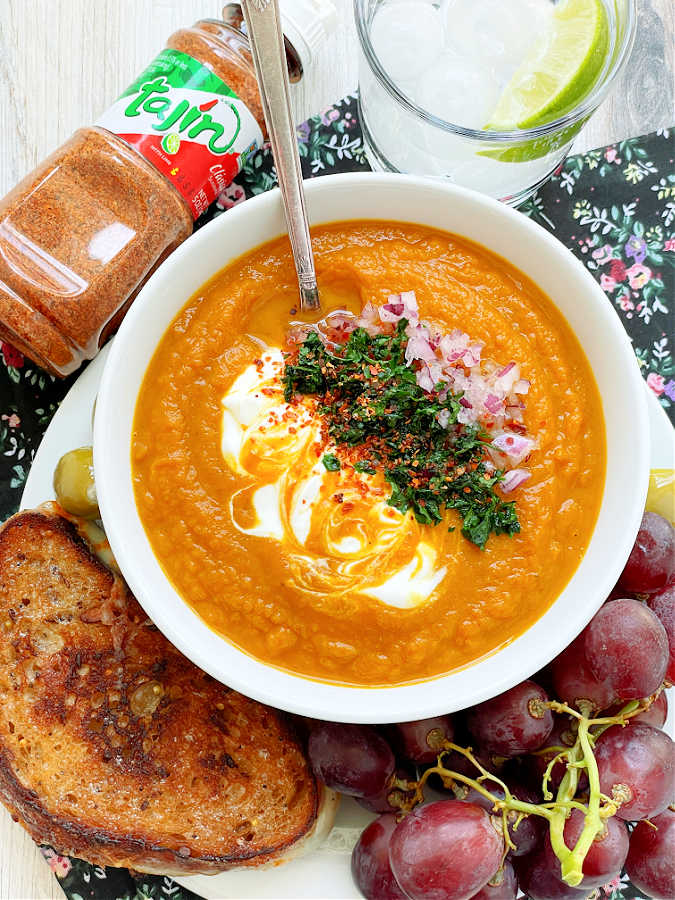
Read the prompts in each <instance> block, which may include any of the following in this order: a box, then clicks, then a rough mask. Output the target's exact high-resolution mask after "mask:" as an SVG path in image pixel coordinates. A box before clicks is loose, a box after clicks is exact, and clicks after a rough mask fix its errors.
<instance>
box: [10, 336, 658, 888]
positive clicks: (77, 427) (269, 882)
mask: <svg viewBox="0 0 675 900" xmlns="http://www.w3.org/2000/svg"><path fill="white" fill-rule="evenodd" d="M107 352H108V351H107V348H106V349H105V350H103V351H102V352H101V353H99V355H98V356H97V357H96V359H95V360H94V361H93V362H92V363H91V364H90V365H89V366H88V367H87V369H85V371H84V372H83V374H82V375H81V376H80V377H79V378H78V380H77V381H76V382H75V384H74V385H73V386H72V388H71V389H70V391H69V392H68V394H67V396H66V397H65V399H64V400H63V402H62V403H61V405H60V407H59V408H58V410H57V411H56V414H55V415H54V418H53V419H52V421H51V423H50V425H49V428H48V429H47V431H46V432H45V436H44V438H43V439H42V443H41V444H40V446H39V448H38V451H37V453H36V454H35V459H34V461H33V465H32V468H31V470H30V473H29V475H28V480H27V481H26V486H25V489H24V492H23V497H22V498H21V508H22V509H29V508H32V507H34V506H38V505H39V504H40V503H44V501H45V500H52V499H53V498H54V488H53V485H52V479H53V475H54V468H55V466H56V463H57V462H58V460H59V458H60V457H61V456H62V454H63V453H65V452H66V451H67V450H72V449H74V448H75V447H81V446H83V445H86V444H90V443H91V440H92V430H91V420H92V410H93V406H94V400H95V398H96V392H97V390H98V384H99V381H100V379H101V374H102V372H103V365H104V362H105V358H106V356H107ZM645 390H646V391H647V394H648V396H649V402H648V404H647V405H648V409H649V430H650V437H651V466H652V468H653V469H669V468H672V467H673V429H672V427H671V424H670V421H669V420H668V417H667V416H666V414H665V412H664V410H663V408H662V407H661V405H660V404H659V402H658V401H657V399H656V398H655V397H654V395H653V393H652V392H651V391H650V390H649V388H648V387H647V386H646V385H645ZM627 433H629V432H627ZM672 707H673V704H672V701H671V711H670V716H669V722H668V723H667V725H666V730H667V731H668V733H669V734H672V733H673V727H672V726H673V722H672V716H673V709H672ZM372 819H373V816H372V815H371V814H370V813H368V812H366V810H364V809H362V808H361V807H360V806H359V805H358V804H357V803H355V802H354V801H353V800H347V799H345V800H343V801H342V805H341V807H340V810H339V811H338V815H337V819H336V823H335V827H334V828H333V831H332V832H331V834H330V835H329V836H328V837H327V838H326V840H325V841H324V843H323V845H322V846H321V847H320V848H319V849H318V850H316V851H315V852H313V853H311V854H309V855H308V856H305V857H302V858H301V859H296V860H294V861H293V862H289V863H286V864H285V865H279V866H275V867H274V866H273V867H270V868H264V869H250V870H245V869H239V870H233V871H231V872H224V873H223V874H222V875H211V876H207V875H193V876H191V877H185V878H177V879H176V880H177V881H178V882H179V883H180V884H182V885H184V886H185V887H187V888H189V889H190V890H191V891H194V892H195V893H196V894H199V895H200V896H202V897H205V898H207V900H221V898H222V900H225V898H228V900H232V898H248V900H263V898H273V900H286V898H288V900H301V898H313V900H319V898H321V900H323V898H326V900H328V898H340V900H347V898H358V897H360V896H361V895H360V893H359V891H358V890H357V889H356V887H355V885H354V883H353V881H352V878H351V873H350V857H351V852H352V847H353V846H354V844H355V843H356V841H357V839H358V836H359V834H360V833H361V831H362V830H363V829H364V828H365V826H366V825H367V824H368V822H370V821H371V820H372Z"/></svg>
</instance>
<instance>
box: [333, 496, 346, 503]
mask: <svg viewBox="0 0 675 900" xmlns="http://www.w3.org/2000/svg"><path fill="white" fill-rule="evenodd" d="M344 496H345V495H344V494H333V500H335V502H336V503H342V501H343V500H344Z"/></svg>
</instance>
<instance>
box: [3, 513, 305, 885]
mask: <svg viewBox="0 0 675 900" xmlns="http://www.w3.org/2000/svg"><path fill="white" fill-rule="evenodd" d="M0 694H1V696H2V698H3V702H2V704H0V799H1V800H2V802H3V803H4V804H5V805H6V806H7V807H8V808H9V810H10V812H11V813H12V816H13V817H14V818H15V819H16V820H17V821H19V822H20V823H21V824H22V825H23V826H24V827H25V828H26V829H27V831H28V832H29V833H30V834H31V836H32V837H33V838H34V839H35V840H36V841H38V842H41V843H48V844H50V845H52V846H53V847H55V848H56V849H57V850H58V851H59V852H61V853H64V854H68V855H74V856H79V857H81V858H84V859H89V860H90V861H92V862H95V863H97V864H100V865H112V866H129V867H132V868H134V869H137V870H139V871H158V872H162V873H166V874H170V873H205V874H209V873H214V872H218V871H222V870H224V869H227V868H230V867H232V866H235V865H258V864H261V863H263V862H267V861H269V860H270V859H273V858H275V857H277V856H280V855H283V853H284V851H285V850H286V849H287V848H288V847H290V846H291V845H293V844H294V843H296V842H297V841H298V840H300V839H301V838H302V837H303V836H304V835H306V834H307V833H308V832H309V831H310V830H311V829H312V827H313V825H314V822H315V819H316V816H317V809H318V798H319V794H318V790H317V785H316V782H315V780H314V777H313V775H312V774H311V771H310V769H309V765H308V763H307V760H306V758H305V755H304V753H303V750H302V747H301V745H300V743H299V741H298V739H297V737H296V735H295V733H294V731H293V728H292V725H291V724H290V722H289V721H288V720H287V719H286V718H285V717H284V716H283V715H282V714H281V713H279V712H278V711H276V710H272V709H269V708H268V707H265V706H262V705H261V704H259V703H256V702H255V701H252V700H249V699H247V698H246V697H243V696H241V695H240V694H237V693H235V692H234V691H231V690H229V689H228V688H227V687H225V686H224V685H221V684H220V683H219V682H217V681H215V680H214V679H212V678H211V677H210V676H208V675H206V674H205V673H204V672H202V671H201V670H199V669H198V668H196V667H195V666H194V665H193V664H192V663H190V662H189V661H188V660H187V659H185V657H183V656H182V655H181V654H180V653H178V651H177V650H176V649H175V648H174V647H173V646H172V645H171V644H170V643H169V642H168V641H167V640H166V639H165V638H164V637H163V635H162V634H161V633H160V632H159V631H158V630H157V628H156V627H155V626H154V625H153V624H152V623H151V622H150V620H149V619H148V618H147V616H146V615H145V613H144V612H143V610H142V609H141V607H140V606H139V605H138V603H137V602H136V600H135V599H134V598H133V596H132V595H131V594H130V592H129V591H128V589H127V588H126V585H124V583H123V582H122V581H121V580H120V579H119V578H117V577H116V576H114V575H113V574H112V573H111V572H110V571H109V570H108V569H107V568H106V567H105V566H104V565H103V564H102V563H101V562H100V561H99V560H98V559H97V558H96V557H95V556H93V554H92V553H91V551H90V550H89V547H88V546H87V545H86V544H85V543H84V541H83V540H82V538H81V537H80V536H79V534H78V533H77V529H76V528H75V527H74V525H73V524H71V522H69V521H67V520H66V519H65V518H63V517H61V516H59V515H58V514H55V513H54V512H52V511H50V510H35V511H31V512H23V513H19V514H17V515H16V516H14V517H12V518H11V519H10V520H8V522H6V523H5V525H4V526H3V527H2V530H1V531H0Z"/></svg>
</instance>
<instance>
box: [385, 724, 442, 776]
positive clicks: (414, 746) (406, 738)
mask: <svg viewBox="0 0 675 900" xmlns="http://www.w3.org/2000/svg"><path fill="white" fill-rule="evenodd" d="M388 732H389V737H390V739H391V742H392V744H393V746H394V747H395V748H396V750H397V752H398V753H400V755H401V756H403V757H404V759H409V760H410V761H411V762H414V763H418V764H419V765H425V764H426V763H433V762H436V757H437V756H438V754H439V752H440V749H441V748H440V746H439V745H440V743H441V742H442V741H444V740H445V741H452V740H453V738H454V734H455V731H454V728H453V724H452V718H451V717H450V716H436V717H435V718H433V719H418V720H417V721H415V722H399V723H398V724H396V725H391V726H390V728H389V729H388Z"/></svg>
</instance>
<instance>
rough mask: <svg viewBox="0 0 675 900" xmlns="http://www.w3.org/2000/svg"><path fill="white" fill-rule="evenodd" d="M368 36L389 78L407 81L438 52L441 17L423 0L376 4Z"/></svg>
mask: <svg viewBox="0 0 675 900" xmlns="http://www.w3.org/2000/svg"><path fill="white" fill-rule="evenodd" d="M370 38H371V41H372V44H373V49H374V50H375V53H376V55H377V57H378V59H379V61H380V63H381V64H382V68H383V69H384V70H385V72H386V73H387V74H388V75H389V77H390V78H391V79H392V81H393V82H394V83H395V84H397V85H398V84H400V83H403V82H405V83H409V82H410V81H411V80H413V79H415V78H416V77H417V76H418V75H419V74H420V72H422V70H423V69H424V68H425V67H426V66H428V65H429V64H430V63H432V62H433V61H434V60H435V59H436V57H437V56H438V54H439V53H440V52H441V47H442V43H443V17H442V16H441V13H440V11H439V9H438V8H437V7H435V6H433V5H432V4H431V3H427V2H425V0H394V2H390V3H384V4H382V6H380V7H378V9H377V12H376V13H375V16H374V17H373V21H372V25H371V31H370Z"/></svg>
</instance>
